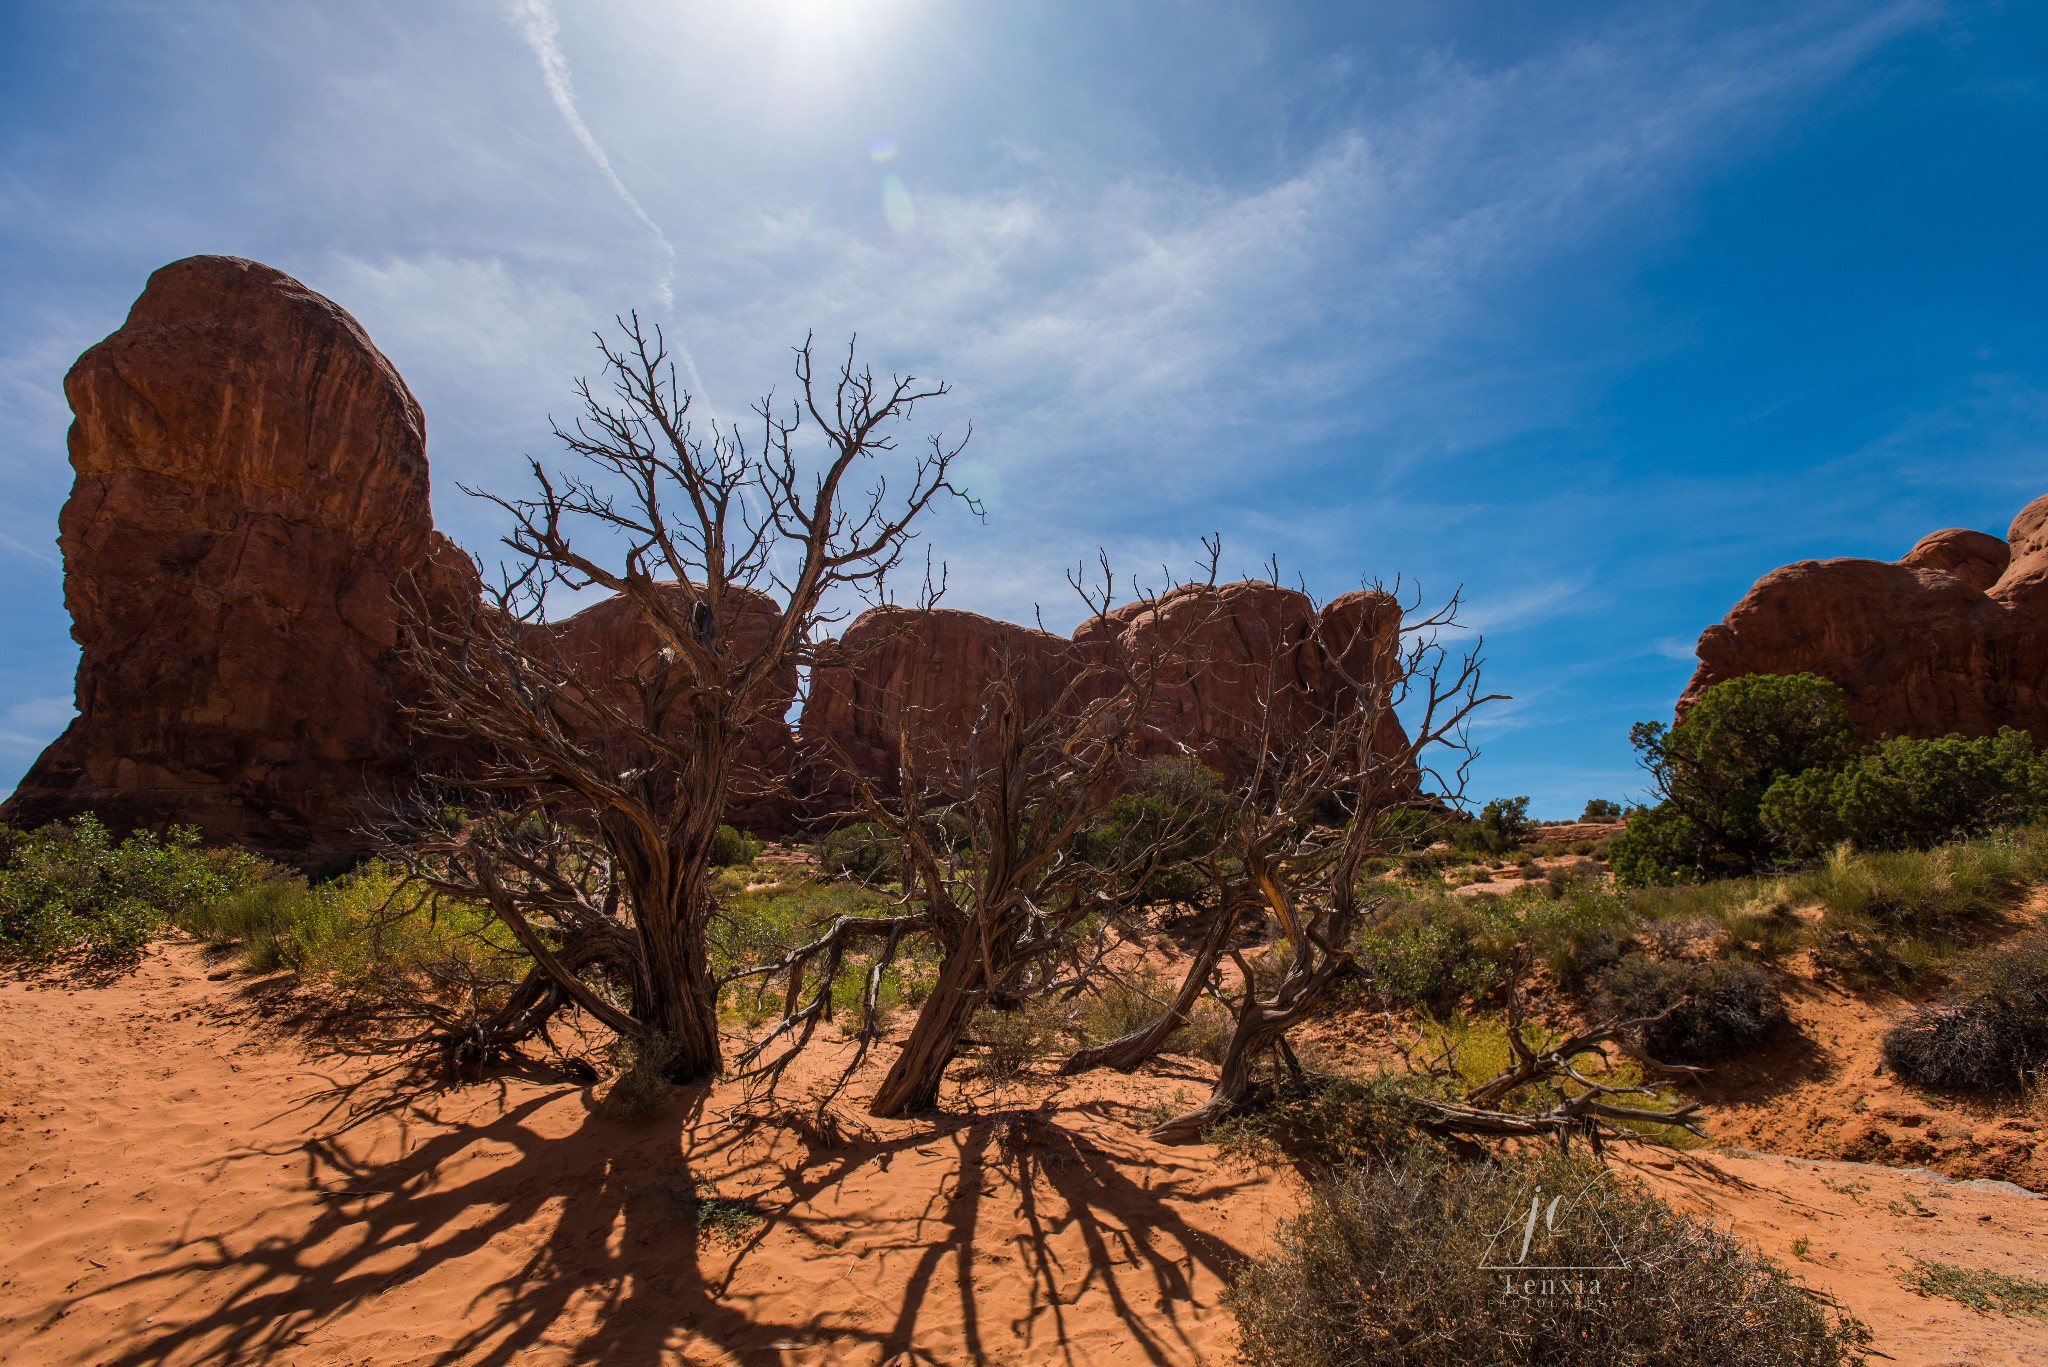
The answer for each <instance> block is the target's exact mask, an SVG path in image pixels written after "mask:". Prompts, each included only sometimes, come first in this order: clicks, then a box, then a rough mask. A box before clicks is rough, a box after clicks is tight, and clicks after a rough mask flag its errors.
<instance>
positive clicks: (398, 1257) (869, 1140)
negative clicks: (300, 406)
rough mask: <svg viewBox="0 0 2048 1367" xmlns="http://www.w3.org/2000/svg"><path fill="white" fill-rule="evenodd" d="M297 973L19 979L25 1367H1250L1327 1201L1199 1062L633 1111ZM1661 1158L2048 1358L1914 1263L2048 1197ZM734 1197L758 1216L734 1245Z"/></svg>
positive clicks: (0, 1300)
mask: <svg viewBox="0 0 2048 1367" xmlns="http://www.w3.org/2000/svg"><path fill="white" fill-rule="evenodd" d="M284 991H285V989H284V986H283V985H282V984H278V983H266V982H262V981H258V982H254V983H252V982H250V981H248V980H246V979H243V978H240V977H226V976H219V977H216V976H211V975H210V974H209V971H208V965H207V963H206V961H205V959H204V958H203V956H202V955H201V953H200V952H199V950H198V949H197V948H196V947H193V946H190V945H185V944H175V943H166V944H162V945H159V946H157V947H156V948H155V949H154V950H153V951H152V953H151V955H150V956H149V958H148V959H147V960H146V961H145V963H144V965H143V967H142V969H141V970H140V971H139V972H137V973H136V974H135V975H133V976H132V977H126V978H122V979H119V980H117V981H113V982H110V983H104V984H91V985H88V984H78V983H71V984H51V983H29V982H8V983H5V984H4V985H0V1034H4V1038H6V1039H7V1040H8V1041H9V1042H10V1043H11V1045H12V1047H11V1048H10V1049H9V1050H7V1051H6V1052H5V1053H4V1054H0V1164H4V1170H5V1171H6V1173H7V1178H6V1182H5V1185H4V1187H0V1230H4V1231H5V1232H6V1238H7V1248H6V1253H5V1256H4V1259H0V1268H4V1270H0V1359H4V1360H5V1361H7V1362H10V1363H12V1362H20V1363H31V1362H33V1363H117V1364H128V1363H134V1364H142V1363H150V1364H155V1363H200V1362H209V1363H211V1362H274V1363H280V1364H299V1363H305V1364H315V1363H317V1364H342V1363H378V1364H383V1363H413V1362H445V1363H510V1362H515V1361H516V1362H517V1363H520V1364H529V1363H530V1364H535V1365H536V1367H542V1365H544V1364H551V1363H569V1362H597V1361H602V1362H605V1363H607V1364H634V1363H658V1362H660V1363H671V1362H691V1363H745V1364H750V1365H752V1364H798V1363H805V1364H809V1363H828V1362H829V1363H833V1364H840V1363H848V1364H861V1363H943V1364H956V1363H973V1362H989V1363H1034V1364H1036V1363H1047V1362H1052V1363H1061V1362H1064V1363H1086V1364H1092V1363H1105V1364H1109V1363H1155V1364H1166V1363H1224V1362H1228V1361H1229V1360H1230V1359H1231V1357H1232V1347H1233V1330H1232V1324H1231V1320H1230V1317H1229V1314H1228V1312H1227V1311H1226V1310H1225V1309H1224V1308H1223V1307H1222V1305H1221V1303H1220V1300H1221V1295H1222V1292H1223V1289H1224V1286H1225V1285H1226V1281H1227V1278H1228V1276H1229V1273H1230V1269H1231V1267H1232V1266H1233V1264H1234V1263H1235V1262H1236V1261H1237V1260H1238V1259H1241V1258H1243V1257H1245V1256H1247V1255H1250V1254H1256V1253H1258V1252H1260V1251H1261V1250H1263V1249H1265V1248H1267V1247H1269V1246H1270V1241H1271V1238H1272V1231H1273V1227H1274V1225H1275V1223H1276V1222H1277V1221H1278V1220H1279V1219H1280V1218H1281V1217H1282V1216H1283V1215H1285V1214H1286V1213H1288V1212H1289V1211H1291V1210H1292V1209H1294V1208H1295V1206H1296V1204H1297V1202H1298V1200H1299V1194H1300V1193H1299V1187H1298V1185H1297V1183H1296V1182H1295V1181H1294V1179H1293V1178H1291V1177H1289V1176H1285V1175H1271V1174H1263V1175H1262V1174H1253V1173H1247V1172H1243V1171H1234V1170H1232V1169H1230V1168H1228V1167H1224V1166H1220V1165H1219V1164H1218V1163H1217V1162H1216V1159H1215V1155H1214V1153H1213V1152H1212V1151H1210V1150H1207V1149H1202V1148H1189V1149H1165V1148H1161V1147H1160V1146H1157V1145H1154V1144H1152V1143H1150V1142H1149V1141H1147V1140H1146V1139H1145V1138H1144V1137H1143V1134H1142V1127H1143V1125H1144V1123H1145V1121H1146V1119H1147V1117H1148V1116H1149V1115H1151V1114H1152V1113H1154V1112H1155V1111H1156V1110H1157V1109H1158V1108H1159V1107H1160V1106H1162V1105H1165V1104H1171V1103H1173V1102H1174V1101H1175V1099H1176V1095H1177V1094H1178V1096H1179V1097H1180V1098H1181V1099H1186V1098H1191V1097H1196V1096H1199V1095H1201V1094H1202V1093H1203V1092H1204V1091H1205V1090H1206V1083H1205V1081H1204V1076H1203V1074H1202V1072H1201V1071H1200V1070H1199V1068H1197V1067H1195V1066H1193V1065H1187V1066H1185V1067H1183V1066H1182V1065H1180V1064H1178V1063H1177V1062H1174V1061H1169V1062H1168V1063H1167V1064H1165V1065H1163V1066H1162V1067H1161V1068H1159V1069H1158V1070H1156V1071H1153V1072H1150V1073H1148V1074H1147V1075H1145V1076H1140V1077H1136V1078H1119V1077H1114V1076H1107V1077H1105V1076H1101V1075H1096V1076H1093V1077H1089V1078H1084V1079H1080V1080H1078V1081H1077V1082H1075V1083H1072V1084H1067V1085H1061V1084H1056V1083H1054V1082H1052V1081H1050V1080H1046V1079H1036V1080H1033V1081H1031V1082H1029V1083H1028V1084H1024V1085H1021V1086H1016V1087H1012V1088H1009V1089H998V1088H995V1087H993V1086H992V1085H991V1084H989V1083H987V1082H985V1081H984V1082H973V1081H970V1082H966V1083H963V1084H961V1086H960V1087H959V1088H958V1089H957V1090H956V1091H954V1092H953V1093H951V1094H949V1096H948V1098H947V1109H946V1110H945V1111H944V1113H942V1114H941V1115H939V1116H937V1117H927V1118H925V1119H923V1120H922V1121H920V1122H917V1123H904V1124H889V1123H884V1122H871V1121H868V1122H863V1121H857V1120H855V1119H854V1117H855V1116H856V1115H857V1108H852V1107H848V1108H845V1111H844V1115H845V1119H844V1122H843V1124H842V1125H840V1126H839V1127H838V1132H837V1133H824V1132H821V1131H820V1130H819V1129H818V1128H817V1127H816V1126H815V1125H813V1124H808V1123H805V1122H804V1121H803V1119H802V1116H803V1114H804V1112H803V1111H802V1110H801V1109H800V1108H794V1107H793V1108H791V1109H788V1110H783V1111H774V1110H765V1111H764V1110H762V1109H761V1108H759V1107H754V1108H742V1107H740V1105H739V1103H740V1102H741V1100H742V1097H741V1094H740V1092H739V1090H738V1089H737V1088H736V1087H734V1086H731V1085H721V1086H720V1087H718V1088H715V1089H713V1090H712V1091H711V1092H710V1093H709V1094H708V1095H704V1094H688V1095H687V1096H686V1097H685V1098H683V1099H679V1100H678V1101H677V1102H675V1103H674V1105H673V1106H672V1108H671V1110H670V1111H669V1112H668V1113H667V1114H666V1115H665V1116H664V1117H662V1118H660V1119H657V1120H654V1121H649V1122H638V1123H633V1122H627V1121H624V1120H619V1119H613V1118H610V1117H608V1116H607V1115H606V1114H605V1113H604V1112H603V1111H602V1110H600V1109H599V1108H598V1099H597V1098H598V1091H599V1090H600V1089H598V1088H595V1087H593V1086H591V1085H589V1084H587V1083H584V1082H581V1081H578V1080H576V1079H575V1078H573V1077H571V1076H568V1075H567V1074H565V1073H562V1072H560V1071H558V1070H555V1069H553V1068H544V1067H535V1068H533V1069H531V1070H528V1071H527V1072H525V1073H523V1074H521V1075H518V1076H511V1077H505V1078H502V1079H497V1080H494V1081H492V1082H490V1083H488V1084H476V1085H471V1086H466V1087H459V1088H436V1087H425V1086H422V1085H421V1080H420V1079H418V1078H417V1077H414V1076H412V1075H410V1074H408V1073H406V1072H405V1071H403V1070H402V1069H400V1068H399V1067H397V1066H396V1065H394V1064H393V1063H392V1062H391V1061H388V1060H379V1059H375V1058H365V1057H362V1056H360V1055H344V1054H340V1053H337V1052H335V1051H334V1050H332V1049H331V1048H329V1047H327V1046H325V1045H323V1044H322V1043H321V1042H320V1040H319V1038H318V1037H317V1036H313V1035H307V1034H300V1033H295V1032H293V1031H291V1030H289V1029H287V1028H285V1026H284V1025H283V1024H282V1023H281V1018H280V1016H279V1012H278V1001H277V999H278V997H279V996H280V995H281V994H282V993H283V992H284ZM828 1063H829V1060H828V1059H824V1058H821V1059H819V1060H818V1061H816V1062H807V1063H806V1064H805V1065H804V1066H805V1067H807V1068H814V1069H821V1070H822V1068H824V1067H825V1066H827V1064H828ZM874 1066H875V1065H873V1064H870V1065H869V1067H870V1069H872V1068H873V1067H874ZM818 1075H819V1074H818V1073H810V1074H804V1075H797V1076H793V1077H792V1079H791V1080H790V1083H789V1084H786V1086H785V1091H788V1092H791V1093H796V1092H800V1091H801V1090H802V1088H803V1087H804V1086H806V1085H807V1084H808V1083H809V1081H810V1080H811V1079H812V1078H815V1077H816V1076H818ZM869 1086H872V1078H871V1077H862V1078H857V1079H856V1081H855V1084H854V1089H853V1094H854V1095H859V1094H861V1092H862V1090H863V1089H864V1088H865V1087H869ZM1667 1163H1668V1164H1669V1166H1664V1164H1667ZM1634 1170H1635V1171H1637V1172H1639V1173H1640V1174H1641V1175H1642V1176H1644V1177H1645V1178H1646V1179H1647V1180H1649V1181H1650V1182H1652V1183H1653V1184H1654V1185H1656V1186H1657V1187H1659V1188H1660V1189H1662V1190H1664V1191H1665V1192H1666V1193H1667V1194H1669V1195H1671V1196H1673V1198H1674V1199H1676V1200H1679V1201H1681V1202H1684V1203H1687V1204H1689V1205H1691V1206H1693V1207H1695V1208H1697V1209H1701V1210H1704V1211H1707V1212H1709V1213H1711V1214H1712V1215H1713V1216H1714V1217H1715V1218H1717V1219H1719V1220H1722V1221H1725V1222H1727V1223H1730V1224H1732V1225H1733V1227H1734V1228H1735V1229H1736V1230H1737V1232H1739V1233H1741V1234H1742V1235H1744V1236H1745V1237H1748V1238H1752V1239H1754V1240H1756V1241H1757V1242H1759V1243H1760V1244H1761V1245H1762V1246H1763V1247H1764V1248H1765V1249H1766V1251H1768V1252H1770V1253H1771V1254H1773V1255H1774V1256H1777V1257H1779V1258H1781V1259H1783V1260H1785V1261H1786V1263H1787V1265H1788V1266H1790V1267H1791V1268H1793V1270H1794V1271H1795V1272H1796V1273H1797V1274H1798V1275H1799V1276H1800V1277H1801V1278H1802V1279H1803V1280H1804V1281H1806V1282H1807V1284H1808V1285H1809V1286H1811V1287H1812V1288H1813V1289H1814V1290H1815V1291H1816V1292H1817V1293H1819V1294H1822V1295H1825V1296H1829V1297H1832V1298H1834V1299H1835V1300H1837V1301H1838V1302H1839V1303H1840V1304H1842V1305H1844V1306H1845V1307H1847V1308H1848V1309H1850V1310H1852V1311H1853V1312H1855V1313H1856V1314H1857V1315H1859V1316H1861V1317H1862V1318H1863V1319H1864V1320H1866V1321H1867V1322H1868V1323H1869V1324H1870V1327H1871V1328H1872V1330H1873V1331H1874V1333H1875V1335H1876V1340H1875V1345H1874V1346H1875V1347H1876V1348H1878V1349H1879V1350H1880V1351H1882V1352H1884V1353H1887V1354H1889V1355H1890V1357H1891V1358H1892V1359H1894V1360H1896V1361H1898V1362H1902V1363H1921V1364H1937V1363H1939V1364H1947V1363H1959V1362H1970V1363H2012V1364H2020V1363H2026V1364H2048V1322H2043V1321H2039V1320H2028V1319H2010V1318H2006V1317H2001V1316H1986V1315H1980V1314H1977V1313H1975V1312H1973V1311H1970V1310H1968V1309H1966V1308H1964V1307H1962V1306H1959V1305H1955V1304H1953V1303H1951V1302H1947V1301H1940V1300H1929V1299H1925V1298H1922V1297H1920V1296H1917V1295H1915V1294H1913V1293H1912V1292H1910V1291H1907V1290H1905V1289H1904V1288H1903V1287H1902V1286H1901V1285H1900V1284H1899V1282H1898V1280H1897V1276H1898V1273H1899V1272H1900V1271H1901V1270H1902V1269H1904V1268H1905V1267H1907V1266H1909V1265H1910V1258H1911V1256H1912V1255H1913V1254H1919V1255H1921V1256H1927V1257H1939V1258H1942V1259H1945V1260H1948V1261H1951V1262H1955V1263H1959V1264H1962V1265H1965V1266H1970V1267H1983V1268H1991V1269H1995V1270H2000V1271H2007V1272H2016V1273H2031V1274H2032V1275H2035V1276H2044V1275H2048V1201H2044V1200H2040V1199H2038V1198H2032V1197H2030V1196H2028V1195H2026V1194H2024V1193H2020V1192H2017V1191H2015V1190H2011V1189H2005V1188H1999V1187H1995V1186H1991V1187H1986V1186H1969V1185H1964V1184H1960V1183H1955V1182H1951V1181H1949V1180H1947V1179H1945V1178H1943V1177H1941V1176H1939V1175H1936V1174H1932V1173H1927V1172H1923V1171H1911V1170H1901V1169H1898V1168H1888V1167H1881V1166H1875V1165H1871V1164H1863V1163H1818V1164H1817V1163H1813V1162H1808V1161H1801V1160H1797V1159H1789V1158H1784V1157H1771V1156H1762V1155H1749V1154H1744V1153H1740V1152H1730V1151H1720V1150H1717V1151H1704V1152H1699V1153H1694V1154H1690V1155H1684V1156H1681V1157H1679V1158H1677V1159H1668V1158H1664V1157H1653V1158H1651V1159H1649V1160H1647V1161H1643V1162H1640V1163H1638V1164H1637V1165H1636V1166H1635V1169H1634ZM710 1196H716V1197H718V1198H724V1199H727V1200H745V1201H750V1202H752V1203H754V1205H755V1206H756V1207H757V1208H758V1209H759V1210H761V1211H762V1212H764V1213H765V1215H766V1216H767V1219H766V1220H765V1221H762V1222H758V1223H755V1224H752V1225H751V1226H749V1227H747V1228H745V1229H744V1230H742V1231H740V1232H739V1234H738V1237H737V1238H736V1239H728V1238H724V1237H721V1236H720V1234H719V1232H718V1230H717V1229H716V1228H714V1227H700V1225H699V1224H698V1222H697V1221H696V1220H695V1219H694V1218H693V1213H694V1211H695V1210H696V1209H697V1202H698V1199H699V1198H700V1197H710ZM1799 1239H1805V1240H1806V1243H1805V1244H1804V1245H1800V1247H1802V1248H1804V1250H1805V1251H1804V1253H1803V1254H1796V1253H1795V1252H1794V1246H1795V1241H1796V1240H1799Z"/></svg>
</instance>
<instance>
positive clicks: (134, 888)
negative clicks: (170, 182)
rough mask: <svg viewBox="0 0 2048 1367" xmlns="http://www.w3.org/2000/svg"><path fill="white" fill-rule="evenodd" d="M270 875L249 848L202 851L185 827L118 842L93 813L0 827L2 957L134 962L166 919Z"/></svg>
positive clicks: (27, 962) (111, 964) (33, 961)
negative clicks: (33, 827) (37, 825)
mask: <svg viewBox="0 0 2048 1367" xmlns="http://www.w3.org/2000/svg"><path fill="white" fill-rule="evenodd" d="M269 872H270V870H269V868H268V866H267V865H265V864H264V863H263V862H262V861H261V860H259V859H257V858H256V857H255V856H253V855H248V854H242V853H239V852H236V851H227V850H203V849H201V848H200V847H199V832H198V831H196V830H194V829H192V828H191V827H189V826H173V827H171V828H170V830H169V831H168V832H166V833H165V834H164V835H162V836H158V835H156V834H155V833H153V832H150V831H136V832H134V833H132V834H130V835H128V836H126V837H125V838H123V839H121V840H119V841H116V840H115V839H114V838H113V835H112V833H111V832H109V831H108V830H107V828H106V827H105V826H104V825H103V824H101V823H100V821H99V820H98V819H97V818H95V817H93V816H91V815H86V816H81V817H79V818H77V819H76V820H74V821H70V822H60V823H53V824H51V825H49V826H45V827H43V828H42V829H41V830H37V831H32V832H22V831H10V830H5V829H4V828H0V962H8V963H15V964H20V965H24V966H31V967H34V966H43V965H48V964H51V963H55V962H57V961H59V960H65V959H74V958H75V959H77V960H79V961H82V962H84V963H86V964H89V965H91V966H93V967H97V968H118V967H124V966H128V965H132V964H133V963H134V962H135V961H136V960H137V959H138V958H140V957H141V954H142V949H143V946H144V945H146V944H148V943H149V941H150V939H151V938H152V937H154V936H155V935H157V934H158V933H160V932H161V931H162V930H163V928H164V927H165V925H167V924H168V923H170V922H172V921H174V920H178V919H181V918H183V917H187V916H191V915H194V914H197V913H198V912H200V911H202V910H203V909H205V908H207V907H209V906H211V905H213V904H214V903H216V902H218V901H219V900H221V899H223V898H225V897H228V896H230V895H232V894H235V893H238V892H240V891H242V890H244V889H246V888H248V887H250V886H251V885H252V884H254V883H256V882H258V881H259V880H261V879H262V878H264V877H265V876H266V875H267V874H269Z"/></svg>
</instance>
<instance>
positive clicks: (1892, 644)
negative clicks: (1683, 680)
mask: <svg viewBox="0 0 2048 1367" xmlns="http://www.w3.org/2000/svg"><path fill="white" fill-rule="evenodd" d="M1698 653H1699V659H1700V664H1699V669H1698V671H1697V672H1696V673H1695V674H1694V675H1693V677H1692V683H1691V684H1690V685H1689V686H1688V687H1687V688H1686V691H1685V695H1684V696H1683V697H1682V698H1680V699H1679V701H1678V715H1680V716H1681V717H1682V716H1684V715H1685V712H1686V709H1688V708H1689V707H1691V705H1692V704H1693V702H1694V701H1695V700H1697V699H1698V697H1699V695H1700V694H1701V693H1702V692H1703V691H1704V690H1706V689H1707V688H1708V687H1709V686H1711V685H1713V684H1716V683H1720V682H1721V681H1723V680H1725V679H1733V678H1739V677H1740V676H1742V675H1744V674H1797V673H1802V672H1811V673H1815V674H1819V675H1821V676H1822V677H1824V678H1828V679H1832V680H1834V682H1836V683H1837V684H1840V685H1841V687H1842V691H1843V692H1844V693H1846V694H1847V695H1848V700H1849V715H1850V718H1851V720H1852V721H1853V722H1854V723H1855V726H1856V732H1857V735H1858V736H1859V737H1860V738H1861V739H1863V740H1866V741H1868V740H1875V739H1877V738H1879V737H1882V736H1917V737H1932V736H1945V735H1948V734H1950V733H1960V734H1962V735H1966V736H1981V735H1988V734H1990V733H1991V732H1994V731H1996V730H1997V729H1998V728H1999V727H2001V726H2015V727H2018V728H2020V729H2021V730H2024V731H2030V732H2032V733H2033V735H2034V738H2035V740H2036V741H2039V742H2044V743H2048V496H2044V497H2042V498H2038V499H2035V500H2034V501H2033V502H2032V503H2030V504H2028V505H2027V506H2026V507H2025V508H2024V509H2022V510H2021V511H2020V514H2019V516H2018V517H2016V518H2015V519H2014V520H2013V523H2012V527H2011V530H2010V531H2009V532H2008V533H2007V535H2006V539H2005V540H2003V541H2001V540H1999V539H1998V538H1997V537H1995V536H1990V535H1987V534H1986V533H1983V532H1973V531H1964V530H1961V529H1956V528H1951V529H1948V530H1945V531H1938V532H1934V533H1931V534H1930V535H1928V536H1925V537H1922V538H1921V540H1920V542H1919V543H1918V544H1917V545H1915V546H1914V547H1913V549H1912V550H1910V551H1908V552H1907V553H1906V555H1905V556H1904V557H1903V558H1901V559H1900V560H1898V561H1895V562H1890V561H1882V560H1850V559H1844V560H1802V561H1800V562H1798V563H1797V564H1793V565H1787V566H1785V567H1784V568H1782V569H1777V570H1773V571H1771V573H1769V574H1767V575H1765V576H1764V577H1763V578H1762V579H1759V580H1758V581H1757V582H1756V586H1755V587H1754V588H1752V589H1751V590H1750V591H1749V593H1748V594H1747V595H1746V596H1745V597H1744V598H1743V599H1742V601H1741V602H1739V603H1737V604H1736V605H1735V607H1734V608H1733V609H1732V610H1731V611H1730V612H1729V614H1728V616H1727V618H1726V619H1725V620H1724V621H1722V622H1720V623H1719V624H1717V625H1715V626H1711V627H1708V628H1707V629H1706V631H1705V632H1703V633H1702V634H1701V636H1700V643H1699V652H1698Z"/></svg>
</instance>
